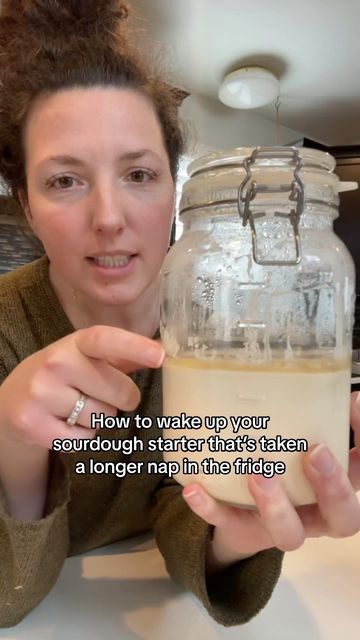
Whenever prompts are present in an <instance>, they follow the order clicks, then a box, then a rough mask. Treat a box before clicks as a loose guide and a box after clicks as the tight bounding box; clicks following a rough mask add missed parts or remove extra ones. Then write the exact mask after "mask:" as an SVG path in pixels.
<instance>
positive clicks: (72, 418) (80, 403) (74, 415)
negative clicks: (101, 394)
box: [66, 393, 88, 427]
mask: <svg viewBox="0 0 360 640" xmlns="http://www.w3.org/2000/svg"><path fill="white" fill-rule="evenodd" d="M87 399H88V396H86V395H85V394H84V393H82V394H81V395H80V398H79V400H77V402H76V403H75V405H74V408H73V410H72V412H71V413H70V415H69V417H68V419H67V420H66V423H67V424H69V425H70V426H71V427H73V426H74V424H76V421H77V419H78V417H79V415H80V413H81V412H82V410H83V408H84V407H85V404H86V400H87Z"/></svg>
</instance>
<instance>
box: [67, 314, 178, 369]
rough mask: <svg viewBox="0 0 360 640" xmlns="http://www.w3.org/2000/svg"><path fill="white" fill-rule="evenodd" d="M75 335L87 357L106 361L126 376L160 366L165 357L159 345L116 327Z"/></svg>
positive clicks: (94, 327)
mask: <svg viewBox="0 0 360 640" xmlns="http://www.w3.org/2000/svg"><path fill="white" fill-rule="evenodd" d="M73 335H74V338H75V344H76V346H77V348H78V349H79V350H80V351H81V353H83V354H84V355H85V356H88V357H90V358H97V359H100V360H105V361H106V362H108V363H109V364H111V365H113V366H114V367H116V368H118V369H121V371H125V372H127V373H129V372H130V371H134V370H135V369H138V368H139V367H159V366H160V365H161V363H162V361H163V359H164V357H165V351H164V348H163V347H162V345H161V344H160V343H159V342H156V341H155V340H151V339H150V338H146V337H145V336H141V335H138V334H136V333H131V332H130V331H125V330H124V329H118V328H116V327H107V326H101V325H97V326H93V327H89V328H87V329H80V330H79V331H77V332H76V333H75V334H73Z"/></svg>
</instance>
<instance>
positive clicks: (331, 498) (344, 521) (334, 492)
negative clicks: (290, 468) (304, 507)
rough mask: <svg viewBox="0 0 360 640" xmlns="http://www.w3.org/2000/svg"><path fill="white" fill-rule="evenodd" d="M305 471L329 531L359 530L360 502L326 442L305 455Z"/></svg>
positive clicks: (336, 534)
mask: <svg viewBox="0 0 360 640" xmlns="http://www.w3.org/2000/svg"><path fill="white" fill-rule="evenodd" d="M303 465H304V472H305V475H306V477H307V478H308V480H309V481H310V482H311V485H312V487H313V490H314V493H315V495H316V500H317V503H318V509H319V513H320V514H321V516H322V518H323V520H324V521H325V522H326V523H327V528H328V530H327V534H328V535H330V536H333V537H345V536H351V535H354V534H355V533H357V532H358V531H359V530H360V505H359V502H358V499H357V496H356V494H355V492H354V489H353V487H352V486H351V482H350V480H349V478H348V476H347V474H346V473H345V471H344V469H343V468H342V467H341V465H340V464H339V463H338V462H337V460H336V459H335V458H334V456H333V455H332V453H331V452H330V451H329V449H328V448H327V447H326V446H325V445H324V444H318V445H316V446H314V447H311V449H310V450H309V452H308V453H307V454H306V455H305V456H304V461H303Z"/></svg>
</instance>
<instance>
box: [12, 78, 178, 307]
mask: <svg viewBox="0 0 360 640" xmlns="http://www.w3.org/2000/svg"><path fill="white" fill-rule="evenodd" d="M24 143H25V152H26V171H27V183H28V206H27V207H26V209H27V216H28V219H29V222H30V224H31V226H32V228H33V230H34V232H35V233H36V235H37V236H38V237H39V238H40V240H41V241H42V242H43V245H44V247H45V250H46V253H47V255H48V257H49V259H50V263H51V274H52V277H53V279H54V282H55V283H56V284H57V285H58V286H59V287H60V289H62V290H66V289H69V288H71V289H74V290H75V291H76V292H78V293H80V294H81V295H83V296H84V295H85V296H86V297H87V298H88V299H91V300H93V301H96V302H102V303H104V304H109V305H114V304H131V302H134V301H135V300H137V299H138V298H139V297H140V296H141V295H142V293H144V292H145V291H146V290H147V289H148V288H149V287H150V285H151V284H152V283H153V282H155V281H156V278H157V275H158V273H159V270H160V267H161V264H162V262H163V259H164V256H165V254H166V251H167V247H168V242H169V235H170V230H171V224H172V218H173V208H174V184H173V180H172V176H171V173H170V165H169V159H168V156H167V152H166V149H165V146H164V142H163V139H162V133H161V128H160V125H159V122H158V119H157V116H156V113H155V111H154V109H153V107H152V105H151V103H150V102H149V101H148V100H147V99H146V98H145V97H144V96H142V95H141V94H139V93H137V92H136V91H133V90H128V89H118V88H91V89H69V90H64V91H61V92H59V93H56V94H54V95H51V96H48V97H42V98H39V99H38V100H37V102H36V103H35V104H34V106H33V108H32V111H31V113H30V115H29V117H28V121H27V126H26V130H25V134H24Z"/></svg>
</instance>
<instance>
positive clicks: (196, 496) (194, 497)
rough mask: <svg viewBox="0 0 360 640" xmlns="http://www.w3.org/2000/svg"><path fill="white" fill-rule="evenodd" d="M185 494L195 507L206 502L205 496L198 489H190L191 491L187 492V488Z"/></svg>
mask: <svg viewBox="0 0 360 640" xmlns="http://www.w3.org/2000/svg"><path fill="white" fill-rule="evenodd" d="M183 496H184V498H185V499H186V500H188V501H189V502H190V504H192V505H193V506H194V507H200V506H201V505H202V504H204V498H203V496H202V495H201V493H199V492H198V491H189V493H186V489H185V491H184V492H183Z"/></svg>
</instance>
